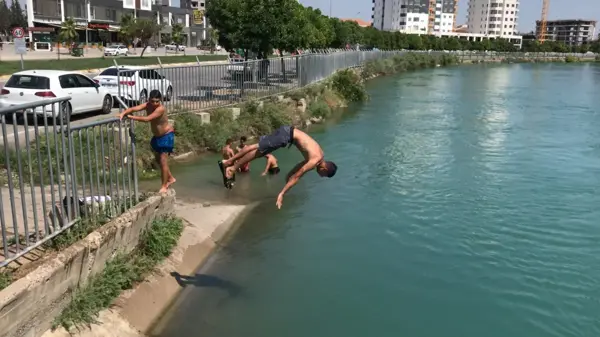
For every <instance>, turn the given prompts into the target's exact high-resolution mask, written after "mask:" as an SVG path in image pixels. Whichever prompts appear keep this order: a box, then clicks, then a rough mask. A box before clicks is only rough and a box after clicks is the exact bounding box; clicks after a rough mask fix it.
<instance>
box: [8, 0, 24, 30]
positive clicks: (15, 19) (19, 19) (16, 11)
mask: <svg viewBox="0 0 600 337" xmlns="http://www.w3.org/2000/svg"><path fill="white" fill-rule="evenodd" d="M10 27H11V28H13V27H23V28H27V19H26V18H25V13H23V9H22V8H21V4H20V3H19V1H18V0H13V1H12V3H11V5H10Z"/></svg>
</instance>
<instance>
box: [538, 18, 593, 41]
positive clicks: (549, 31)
mask: <svg viewBox="0 0 600 337" xmlns="http://www.w3.org/2000/svg"><path fill="white" fill-rule="evenodd" d="M540 30H541V21H536V22H535V35H536V36H539V35H540ZM595 32H596V21H594V20H581V19H574V20H552V21H546V32H545V36H546V40H548V41H558V42H562V43H564V44H566V45H568V46H580V45H582V44H584V43H587V42H589V41H591V40H593V39H594V37H595V35H596V34H595Z"/></svg>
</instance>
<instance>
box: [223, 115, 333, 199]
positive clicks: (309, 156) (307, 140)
mask: <svg viewBox="0 0 600 337" xmlns="http://www.w3.org/2000/svg"><path fill="white" fill-rule="evenodd" d="M292 144H294V145H296V147H297V148H298V150H299V151H300V153H302V155H303V156H304V160H303V161H301V162H299V163H298V164H296V166H295V167H294V168H293V169H292V170H291V171H290V172H289V173H288V175H287V183H286V184H285V186H284V187H283V189H282V190H281V192H279V195H278V196H277V202H276V203H275V205H276V206H277V208H281V205H282V204H283V196H284V195H285V193H286V192H287V191H289V190H290V189H291V188H292V187H293V186H294V185H296V183H298V181H299V180H300V178H301V177H302V176H303V175H304V174H305V173H306V172H308V171H311V170H316V171H317V173H318V174H319V175H320V176H321V177H328V178H331V177H333V176H334V175H335V173H336V171H337V166H336V165H335V164H334V163H333V162H331V161H325V160H324V157H323V149H321V146H320V145H319V144H318V143H317V142H316V141H315V140H314V139H312V138H311V137H310V136H309V135H307V134H306V133H304V132H302V131H300V130H298V129H296V128H294V127H293V126H288V125H284V126H282V127H280V128H279V129H277V130H275V131H274V132H273V133H272V134H270V135H266V136H261V137H260V139H259V141H258V144H252V145H247V146H246V147H245V148H244V150H243V151H241V152H239V153H238V154H236V155H235V156H233V158H230V159H227V160H223V161H219V168H220V169H221V172H222V173H223V176H224V180H225V186H226V187H228V188H231V182H232V181H233V179H235V172H236V171H237V170H238V169H239V168H240V167H241V166H242V165H244V164H246V163H249V162H250V161H252V160H254V159H256V158H260V157H263V156H265V155H267V154H269V153H271V152H273V151H275V150H277V149H279V148H282V147H285V146H288V147H290V146H292Z"/></svg>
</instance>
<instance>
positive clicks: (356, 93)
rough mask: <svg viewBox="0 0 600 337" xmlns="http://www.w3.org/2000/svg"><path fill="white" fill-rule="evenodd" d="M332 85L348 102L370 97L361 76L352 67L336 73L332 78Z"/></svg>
mask: <svg viewBox="0 0 600 337" xmlns="http://www.w3.org/2000/svg"><path fill="white" fill-rule="evenodd" d="M331 87H332V89H333V90H335V91H337V92H338V93H339V94H340V96H341V97H342V98H343V99H345V100H346V101H347V102H361V101H365V100H367V98H368V95H367V91H366V90H365V87H364V85H363V84H362V81H361V78H360V77H359V76H358V75H357V74H356V73H355V72H354V71H353V70H351V69H345V70H342V71H338V72H337V73H335V74H334V75H333V76H332V78H331Z"/></svg>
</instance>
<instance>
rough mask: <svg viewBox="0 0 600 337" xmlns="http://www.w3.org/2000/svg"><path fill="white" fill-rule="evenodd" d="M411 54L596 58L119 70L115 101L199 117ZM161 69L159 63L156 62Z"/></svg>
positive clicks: (328, 53)
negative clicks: (427, 57) (154, 103)
mask: <svg viewBox="0 0 600 337" xmlns="http://www.w3.org/2000/svg"><path fill="white" fill-rule="evenodd" d="M409 52H416V53H427V54H437V55H441V54H450V55H456V56H457V57H458V58H459V59H461V60H463V61H465V60H470V61H480V60H502V59H509V58H510V59H519V58H521V59H522V58H530V59H531V58H533V59H542V58H543V59H559V58H564V57H566V56H573V57H577V58H594V57H595V55H589V54H559V53H497V52H470V51H454V52H450V51H449V52H445V51H409V50H403V51H385V50H380V51H355V50H352V51H346V50H335V49H327V50H316V51H310V53H307V54H302V55H298V56H284V57H278V58H269V59H265V60H249V61H243V60H240V61H236V60H230V63H229V64H211V65H203V64H201V63H200V62H198V63H197V64H195V65H185V66H174V67H169V66H163V65H161V66H159V67H147V68H143V69H140V70H138V71H137V72H136V71H132V70H130V69H136V68H135V67H132V68H129V67H127V66H126V65H120V66H119V65H117V62H116V61H115V65H117V66H119V67H120V69H121V70H119V71H118V74H117V83H119V85H118V96H119V97H121V98H122V99H123V101H125V102H127V104H128V105H130V106H131V105H134V104H136V103H138V102H140V101H141V102H143V101H145V99H146V97H147V96H148V94H149V93H150V91H152V90H154V89H156V90H159V91H160V92H161V93H162V95H163V97H164V98H165V100H166V102H165V104H166V105H167V106H168V107H169V108H171V109H170V111H201V110H205V109H211V108H217V107H223V106H228V105H233V104H238V103H241V102H244V101H248V100H252V99H260V98H264V97H268V96H274V95H280V94H282V93H285V92H287V91H290V90H294V89H298V88H302V87H305V86H307V85H310V84H312V83H315V82H318V81H320V80H322V79H324V78H326V77H328V76H330V75H332V74H333V73H334V72H336V71H338V70H340V69H345V68H352V67H356V66H359V65H361V64H364V63H365V62H366V61H370V60H376V59H384V58H389V57H392V56H394V55H402V54H406V53H409ZM158 62H159V63H160V58H158Z"/></svg>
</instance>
